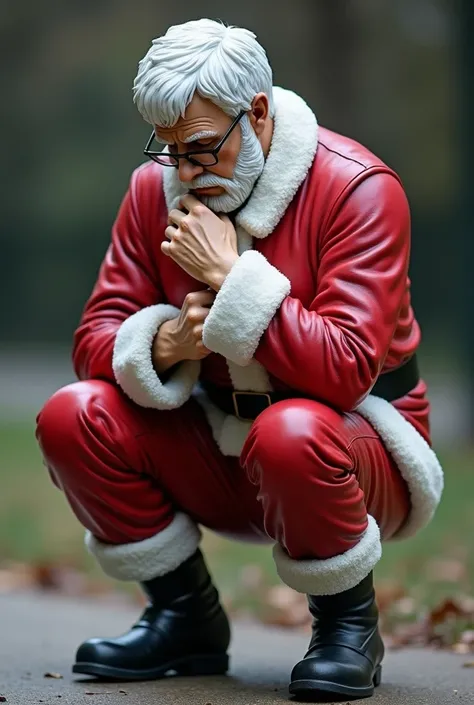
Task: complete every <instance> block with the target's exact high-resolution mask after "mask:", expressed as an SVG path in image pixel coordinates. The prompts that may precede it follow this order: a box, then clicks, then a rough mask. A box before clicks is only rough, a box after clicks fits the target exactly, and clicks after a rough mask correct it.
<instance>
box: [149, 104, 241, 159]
mask: <svg viewBox="0 0 474 705" xmlns="http://www.w3.org/2000/svg"><path fill="white" fill-rule="evenodd" d="M245 114H246V110H242V111H241V112H240V113H239V114H238V115H237V117H236V118H235V120H234V121H233V122H232V124H231V125H230V127H229V129H228V130H227V132H226V133H225V135H224V136H223V137H222V139H221V140H219V142H218V144H217V145H216V146H215V147H214V149H201V150H194V151H191V152H185V153H184V154H171V153H170V152H164V151H161V152H155V151H153V150H151V149H150V146H151V144H152V142H153V140H154V139H156V135H155V131H154V130H153V132H152V133H151V135H150V139H149V140H148V142H147V143H146V146H145V149H144V150H143V154H145V156H147V157H148V158H149V159H152V160H153V161H154V162H156V163H157V164H160V166H171V167H173V168H174V169H177V168H178V167H179V160H180V159H186V160H187V161H188V162H191V164H194V166H203V167H208V166H215V165H216V164H217V163H218V162H219V156H218V155H219V152H220V150H221V149H222V147H223V146H224V143H225V142H226V140H227V139H228V138H229V137H230V135H231V133H232V132H233V130H234V129H235V128H236V127H237V125H238V124H239V122H240V121H241V120H242V118H243V116H244V115H245ZM197 154H199V155H201V156H202V155H203V154H210V155H212V156H213V157H214V160H215V161H213V162H212V163H210V164H202V162H200V161H199V160H198V159H194V158H193V155H197ZM163 156H166V157H167V158H168V159H174V160H176V164H173V163H169V164H163V162H160V161H158V158H159V157H163Z"/></svg>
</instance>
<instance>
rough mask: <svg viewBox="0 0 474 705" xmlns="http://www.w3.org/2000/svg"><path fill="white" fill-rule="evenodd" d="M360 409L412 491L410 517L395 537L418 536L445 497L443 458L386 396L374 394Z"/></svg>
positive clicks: (365, 400) (358, 410)
mask: <svg viewBox="0 0 474 705" xmlns="http://www.w3.org/2000/svg"><path fill="white" fill-rule="evenodd" d="M356 411H357V412H358V413H359V414H360V415H361V416H363V417H364V418H365V419H366V420H367V421H368V422H369V423H370V425H371V426H372V427H373V428H374V429H375V430H376V431H377V433H378V434H379V436H380V437H381V439H382V441H383V442H384V445H385V447H386V448H387V450H388V452H389V453H390V455H391V456H392V458H393V460H394V461H395V464H396V465H397V467H398V469H399V470H400V473H401V475H402V477H403V479H404V480H405V482H406V483H407V485H408V489H409V490H410V499H411V512H410V516H409V517H408V520H407V522H406V523H405V525H404V526H402V528H401V529H400V530H399V531H398V532H397V534H396V535H395V536H394V537H393V538H395V539H402V538H403V539H404V538H407V537H409V536H414V535H415V534H416V533H417V532H418V531H420V529H423V528H424V527H425V526H427V525H428V524H429V523H430V521H431V519H432V518H433V515H434V513H435V511H436V508H437V507H438V504H439V503H440V500H441V495H442V493H443V487H444V475H443V469H442V467H441V465H440V463H439V460H438V458H437V457H436V454H435V452H434V451H433V450H432V449H431V448H430V446H429V445H428V443H427V442H426V441H425V439H424V438H423V436H422V435H421V434H420V433H418V431H417V430H416V428H415V427H414V426H412V424H411V423H409V422H408V421H407V420H406V419H405V418H404V417H403V416H402V414H401V413H400V412H399V411H398V410H397V409H396V408H395V407H394V406H393V404H390V402H388V401H385V399H381V398H380V397H375V396H373V395H370V396H368V397H367V398H366V399H364V401H363V402H362V403H361V404H360V405H359V406H358V407H357V409H356Z"/></svg>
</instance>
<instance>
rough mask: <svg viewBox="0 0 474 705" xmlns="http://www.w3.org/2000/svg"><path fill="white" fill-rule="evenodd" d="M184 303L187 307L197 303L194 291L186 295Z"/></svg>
mask: <svg viewBox="0 0 474 705" xmlns="http://www.w3.org/2000/svg"><path fill="white" fill-rule="evenodd" d="M184 303H185V304H187V306H192V305H193V304H195V303H196V294H195V292H194V291H192V292H191V293H190V294H186V296H185V297H184Z"/></svg>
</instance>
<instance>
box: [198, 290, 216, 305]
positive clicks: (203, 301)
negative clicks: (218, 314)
mask: <svg viewBox="0 0 474 705" xmlns="http://www.w3.org/2000/svg"><path fill="white" fill-rule="evenodd" d="M195 294H196V298H195V299H194V301H193V303H194V304H195V305H197V306H210V305H211V304H213V303H214V300H215V298H216V292H215V291H212V290H211V291H208V290H207V289H205V290H204V291H196V292H195Z"/></svg>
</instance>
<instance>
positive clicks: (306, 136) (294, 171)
mask: <svg viewBox="0 0 474 705" xmlns="http://www.w3.org/2000/svg"><path fill="white" fill-rule="evenodd" d="M273 95H274V98H275V107H276V112H275V118H274V127H273V137H272V143H271V148H270V152H269V154H268V157H267V159H266V161H265V166H264V169H263V172H262V174H261V176H260V178H259V179H258V181H257V183H256V185H255V188H254V190H253V192H252V194H251V196H250V199H249V201H248V203H247V205H246V206H245V207H244V208H242V210H241V211H240V212H239V213H238V215H237V218H236V221H237V224H238V225H241V226H242V227H243V228H245V230H247V232H248V233H249V234H250V235H252V236H253V237H257V238H264V237H267V235H270V233H272V232H273V231H274V229H275V228H276V226H277V225H278V223H279V222H280V220H281V219H282V218H283V216H284V214H285V211H286V210H287V208H288V206H289V205H290V203H291V201H292V200H293V198H294V197H295V195H296V193H297V191H298V189H299V187H300V186H301V184H302V183H303V181H304V180H305V178H306V176H307V174H308V171H309V169H310V167H311V165H312V163H313V161H314V157H315V155H316V151H317V148H318V123H317V120H316V117H315V115H314V113H313V111H312V110H311V108H310V107H309V106H308V105H307V103H306V102H305V101H304V100H303V98H300V97H299V96H298V95H296V93H293V91H288V90H285V89H283V88H279V87H278V86H274V88H273ZM163 191H164V194H165V200H166V205H167V208H168V210H171V209H172V208H174V207H175V206H176V203H177V201H178V200H179V198H181V196H182V195H183V193H185V189H183V186H182V184H180V182H179V180H178V178H177V175H176V170H175V169H169V168H164V169H163Z"/></svg>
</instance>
